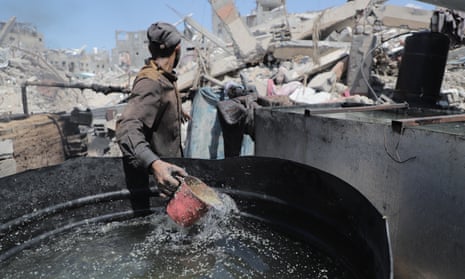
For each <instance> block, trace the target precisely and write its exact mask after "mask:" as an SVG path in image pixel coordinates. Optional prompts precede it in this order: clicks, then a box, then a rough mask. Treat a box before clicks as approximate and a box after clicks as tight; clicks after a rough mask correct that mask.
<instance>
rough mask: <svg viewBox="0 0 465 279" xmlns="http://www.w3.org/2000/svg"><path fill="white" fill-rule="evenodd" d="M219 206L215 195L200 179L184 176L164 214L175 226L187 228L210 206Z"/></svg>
mask: <svg viewBox="0 0 465 279" xmlns="http://www.w3.org/2000/svg"><path fill="white" fill-rule="evenodd" d="M219 204H221V200H220V199H219V197H218V195H217V193H216V192H215V191H214V190H213V189H212V188H210V187H208V186H207V185H206V184H205V183H203V182H202V181H201V180H200V179H198V178H196V177H193V176H186V177H185V178H184V179H183V181H182V183H181V185H180V186H179V188H178V190H177V191H176V193H175V194H174V197H173V198H172V199H171V200H170V202H169V203H168V206H167V207H166V212H167V213H168V216H169V217H170V218H171V219H173V221H175V222H176V223H177V224H179V225H181V226H183V227H189V226H191V225H193V224H194V223H195V222H197V221H198V220H199V219H200V218H201V217H202V216H203V215H204V214H205V213H206V212H207V211H208V209H209V208H210V207H211V206H215V205H219Z"/></svg>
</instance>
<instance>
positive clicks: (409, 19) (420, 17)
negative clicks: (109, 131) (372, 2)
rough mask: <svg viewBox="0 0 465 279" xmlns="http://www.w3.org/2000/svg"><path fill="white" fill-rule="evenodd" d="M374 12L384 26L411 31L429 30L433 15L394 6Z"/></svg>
mask: <svg viewBox="0 0 465 279" xmlns="http://www.w3.org/2000/svg"><path fill="white" fill-rule="evenodd" d="M373 11H374V13H375V15H376V17H377V19H378V20H379V21H381V23H382V24H383V25H384V26H387V27H402V28H407V29H411V30H422V29H428V28H429V26H430V22H431V16H432V15H433V12H432V11H428V10H423V9H416V8H411V7H402V6H392V5H385V6H381V7H379V8H376V9H374V10H373Z"/></svg>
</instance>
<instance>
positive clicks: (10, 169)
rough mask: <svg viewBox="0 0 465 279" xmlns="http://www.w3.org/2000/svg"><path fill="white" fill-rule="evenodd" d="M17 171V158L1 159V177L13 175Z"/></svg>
mask: <svg viewBox="0 0 465 279" xmlns="http://www.w3.org/2000/svg"><path fill="white" fill-rule="evenodd" d="M15 173H16V161H15V159H5V160H0V177H4V176H8V175H12V174H15Z"/></svg>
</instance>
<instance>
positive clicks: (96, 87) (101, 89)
mask: <svg viewBox="0 0 465 279" xmlns="http://www.w3.org/2000/svg"><path fill="white" fill-rule="evenodd" d="M28 86H42V87H58V88H76V89H81V90H84V89H90V90H93V91H95V92H97V93H103V94H104V95H108V94H110V93H117V92H120V93H125V94H129V93H131V89H129V88H127V87H122V86H111V85H109V86H107V85H101V84H96V83H92V84H84V83H64V82H54V81H50V82H43V81H25V82H23V83H22V84H21V100H22V104H23V111H24V114H26V115H27V114H29V109H28V105H27V87H28Z"/></svg>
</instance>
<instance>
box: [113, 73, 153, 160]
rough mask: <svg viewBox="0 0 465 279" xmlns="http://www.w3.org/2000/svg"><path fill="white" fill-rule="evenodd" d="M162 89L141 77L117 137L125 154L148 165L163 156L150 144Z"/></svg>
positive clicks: (119, 121)
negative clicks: (154, 150) (155, 151)
mask: <svg viewBox="0 0 465 279" xmlns="http://www.w3.org/2000/svg"><path fill="white" fill-rule="evenodd" d="M160 89H161V88H160V86H159V85H158V86H157V84H156V83H154V82H153V81H151V80H149V79H142V80H140V81H138V82H137V83H136V85H135V86H134V88H133V90H132V93H131V94H132V95H131V96H130V98H129V101H128V104H127V106H126V107H125V109H124V111H123V113H122V116H121V118H120V119H119V120H118V125H117V129H116V140H117V142H118V144H119V146H120V149H121V152H122V153H123V156H129V157H132V158H135V159H136V160H137V162H138V165H140V166H143V167H144V168H148V167H149V166H150V165H151V164H152V162H153V161H155V160H158V159H159V156H158V155H157V154H155V153H154V152H153V151H152V149H151V148H150V137H151V133H152V131H151V130H152V127H153V125H154V122H155V118H156V117H157V114H158V112H159V111H160V109H161V106H162V102H161V95H160V92H161V90H160Z"/></svg>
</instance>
